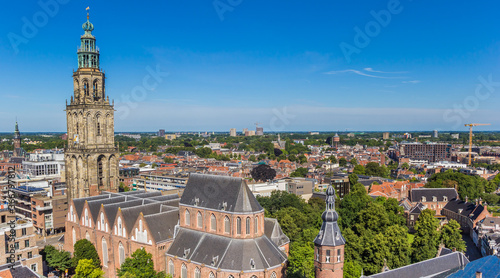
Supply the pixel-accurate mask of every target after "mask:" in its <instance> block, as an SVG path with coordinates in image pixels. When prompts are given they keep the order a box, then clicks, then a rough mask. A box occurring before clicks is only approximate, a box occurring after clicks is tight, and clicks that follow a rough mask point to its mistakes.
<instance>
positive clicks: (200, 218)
mask: <svg viewBox="0 0 500 278" xmlns="http://www.w3.org/2000/svg"><path fill="white" fill-rule="evenodd" d="M197 218H198V220H197V222H198V223H197V224H198V228H202V227H203V216H202V215H201V212H199V211H198V216H197Z"/></svg>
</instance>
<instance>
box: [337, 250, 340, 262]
mask: <svg viewBox="0 0 500 278" xmlns="http://www.w3.org/2000/svg"><path fill="white" fill-rule="evenodd" d="M337 262H340V249H337Z"/></svg>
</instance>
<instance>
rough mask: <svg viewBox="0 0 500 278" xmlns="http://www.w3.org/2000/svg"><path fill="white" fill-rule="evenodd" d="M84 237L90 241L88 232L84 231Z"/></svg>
mask: <svg viewBox="0 0 500 278" xmlns="http://www.w3.org/2000/svg"><path fill="white" fill-rule="evenodd" d="M85 239H87V240H88V241H90V235H89V232H85Z"/></svg>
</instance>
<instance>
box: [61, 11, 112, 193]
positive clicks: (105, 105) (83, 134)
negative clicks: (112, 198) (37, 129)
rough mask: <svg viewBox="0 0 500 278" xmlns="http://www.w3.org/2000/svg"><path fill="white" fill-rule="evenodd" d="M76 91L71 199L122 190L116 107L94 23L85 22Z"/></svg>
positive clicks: (69, 160)
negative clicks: (101, 61) (108, 91)
mask: <svg viewBox="0 0 500 278" xmlns="http://www.w3.org/2000/svg"><path fill="white" fill-rule="evenodd" d="M83 30H84V31H85V33H84V34H83V35H82V36H81V38H80V40H81V44H80V47H79V48H78V51H77V55H78V70H76V71H75V72H73V87H74V88H73V89H74V94H73V96H72V98H71V102H70V104H69V105H67V106H66V119H67V128H68V145H67V149H66V151H65V162H66V184H67V187H68V198H69V199H73V198H82V197H89V196H94V195H98V194H100V193H101V192H102V191H110V192H113V191H117V189H118V173H119V171H118V161H119V153H118V148H117V147H116V146H115V140H114V107H113V105H111V104H110V103H109V98H106V97H105V93H104V92H105V88H104V82H103V80H105V74H104V72H102V71H101V69H100V68H99V48H97V46H96V39H95V37H94V35H93V34H92V31H93V30H94V26H93V24H92V23H90V21H89V18H88V15H87V22H85V23H84V24H83Z"/></svg>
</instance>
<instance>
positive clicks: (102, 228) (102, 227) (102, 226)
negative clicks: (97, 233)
mask: <svg viewBox="0 0 500 278" xmlns="http://www.w3.org/2000/svg"><path fill="white" fill-rule="evenodd" d="M101 230H102V231H104V230H106V229H104V213H103V212H101Z"/></svg>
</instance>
